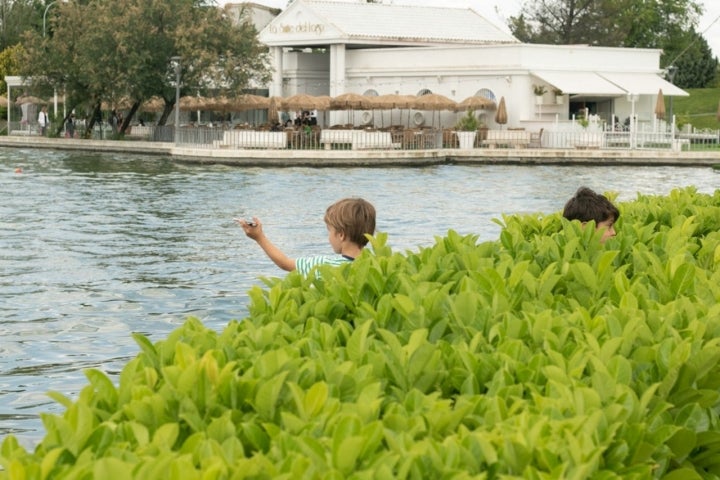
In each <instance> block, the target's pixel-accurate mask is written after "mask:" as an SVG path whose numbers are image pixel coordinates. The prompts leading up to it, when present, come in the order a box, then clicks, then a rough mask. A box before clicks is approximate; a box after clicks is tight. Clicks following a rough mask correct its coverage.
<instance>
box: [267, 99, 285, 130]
mask: <svg viewBox="0 0 720 480" xmlns="http://www.w3.org/2000/svg"><path fill="white" fill-rule="evenodd" d="M281 102H282V98H280V97H270V102H269V103H268V107H267V110H268V123H269V124H270V125H275V124H276V123H278V122H280V112H279V110H280V103H281Z"/></svg>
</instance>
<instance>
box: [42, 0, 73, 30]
mask: <svg viewBox="0 0 720 480" xmlns="http://www.w3.org/2000/svg"><path fill="white" fill-rule="evenodd" d="M57 2H58V0H53V1H52V2H50V3H48V4H47V7H45V13H43V37H44V36H45V25H46V22H45V20H46V19H47V14H48V10H50V7H52V6H53V5H55V4H56V3H57ZM63 3H67V0H63Z"/></svg>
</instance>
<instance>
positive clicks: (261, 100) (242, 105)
mask: <svg viewBox="0 0 720 480" xmlns="http://www.w3.org/2000/svg"><path fill="white" fill-rule="evenodd" d="M233 104H234V106H235V109H236V110H237V111H239V112H242V111H247V110H266V109H267V108H268V106H270V99H269V98H268V97H263V96H262V95H253V94H252V93H244V94H242V95H240V96H238V97H235V98H234V99H233Z"/></svg>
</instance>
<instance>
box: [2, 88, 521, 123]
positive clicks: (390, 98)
mask: <svg viewBox="0 0 720 480" xmlns="http://www.w3.org/2000/svg"><path fill="white" fill-rule="evenodd" d="M25 103H31V104H45V103H49V102H47V101H44V100H43V99H41V98H38V97H34V96H21V97H18V98H17V99H16V101H15V104H16V105H22V104H25ZM504 104H505V101H504V98H501V99H500V103H499V104H498V105H496V103H495V101H494V100H491V99H488V98H485V97H480V96H471V97H468V98H466V99H464V100H463V101H461V102H456V101H455V100H453V99H451V98H449V97H446V96H444V95H440V94H437V93H428V94H425V95H399V94H386V95H374V96H371V95H361V94H358V93H344V94H341V95H338V96H336V97H330V96H327V95H309V94H304V93H302V94H297V95H292V96H290V97H263V96H260V95H253V94H244V95H239V96H237V97H223V96H219V97H201V96H184V97H181V98H180V103H179V107H180V109H181V110H185V111H195V110H204V111H216V112H240V111H248V110H267V111H268V121H270V122H273V121H277V119H278V112H280V111H296V110H318V111H327V110H391V109H401V110H403V109H408V110H409V109H414V110H425V111H443V110H446V111H454V112H460V111H467V110H473V111H474V110H496V109H497V110H498V111H497V113H496V121H498V123H505V122H506V121H507V120H506V117H507V114H506V113H505V105H504ZM7 105H8V101H7V99H6V98H5V97H2V96H0V106H7ZM131 105H132V102H131V101H130V100H129V99H121V100H119V101H117V102H103V104H102V108H103V109H104V110H109V109H111V108H117V109H128V108H130V106H131ZM164 107H165V103H164V101H163V100H162V99H161V98H159V97H153V98H151V99H149V100H147V101H145V102H143V104H142V105H141V107H140V110H142V111H148V112H153V111H155V112H157V111H162V110H163V109H164ZM497 117H500V118H497ZM502 117H505V120H504V121H503V119H502Z"/></svg>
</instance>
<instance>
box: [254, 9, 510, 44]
mask: <svg viewBox="0 0 720 480" xmlns="http://www.w3.org/2000/svg"><path fill="white" fill-rule="evenodd" d="M318 29H321V30H322V31H318ZM300 33H305V34H307V35H304V36H302V37H303V38H304V39H305V40H307V41H309V43H311V44H320V43H322V41H324V42H325V43H345V44H353V43H355V44H363V45H396V46H397V45H408V44H423V45H426V46H427V45H449V44H462V45H487V44H498V43H520V42H519V40H518V39H516V38H515V37H513V36H512V35H510V34H509V33H506V32H504V31H503V30H501V29H500V28H499V27H497V26H495V25H494V24H493V23H491V22H490V21H488V20H487V19H486V18H485V17H483V16H482V15H480V14H479V13H477V12H475V11H474V10H472V9H470V8H447V7H424V6H418V5H391V4H383V3H364V2H363V3H360V2H352V3H351V2H339V1H329V0H295V1H294V2H292V3H291V4H290V5H289V6H288V8H287V9H285V10H284V11H283V12H282V13H281V14H280V15H278V16H277V17H276V18H275V19H274V20H273V21H272V22H271V23H270V25H268V26H267V27H266V28H265V29H263V31H262V32H261V33H260V41H262V42H263V43H265V44H267V45H271V46H272V45H288V44H290V43H297V42H298V41H301V40H302V39H303V38H298V37H301V35H298V34H300ZM292 34H295V35H292ZM313 34H314V35H313ZM292 37H295V38H292ZM291 40H292V41H291Z"/></svg>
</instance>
